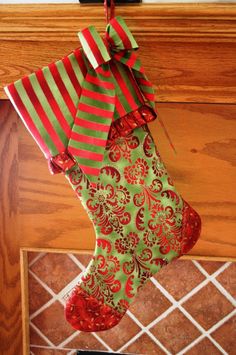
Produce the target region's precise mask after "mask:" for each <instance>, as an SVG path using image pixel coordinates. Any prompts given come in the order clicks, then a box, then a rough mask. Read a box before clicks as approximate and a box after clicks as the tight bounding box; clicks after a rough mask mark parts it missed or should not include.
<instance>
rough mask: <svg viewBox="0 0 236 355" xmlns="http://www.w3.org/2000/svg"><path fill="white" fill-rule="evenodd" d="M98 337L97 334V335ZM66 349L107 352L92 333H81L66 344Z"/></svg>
mask: <svg viewBox="0 0 236 355" xmlns="http://www.w3.org/2000/svg"><path fill="white" fill-rule="evenodd" d="M97 334H98V335H99V333H97ZM66 347H67V348H71V349H78V350H107V349H106V348H105V346H103V345H102V344H101V343H100V342H99V341H98V340H97V339H96V338H95V337H94V335H93V334H92V333H85V332H81V333H79V334H78V335H76V337H75V338H74V339H73V340H71V341H70V342H69V343H67V344H66Z"/></svg>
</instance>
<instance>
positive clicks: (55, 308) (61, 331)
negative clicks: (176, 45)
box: [32, 301, 75, 345]
mask: <svg viewBox="0 0 236 355" xmlns="http://www.w3.org/2000/svg"><path fill="white" fill-rule="evenodd" d="M32 323H33V324H34V325H36V327H38V329H39V330H41V332H42V333H43V334H44V335H46V337H47V338H48V339H49V340H50V341H51V342H52V343H53V344H55V345H58V344H60V343H61V342H62V341H63V340H65V339H66V338H68V336H70V335H71V334H73V333H74V332H75V330H74V329H72V327H71V326H70V325H69V324H68V323H67V322H66V320H65V318H64V309H63V306H62V305H61V304H60V303H59V302H58V301H56V302H55V303H53V304H52V305H51V306H49V307H48V308H46V309H45V310H44V311H43V312H41V313H40V314H39V315H37V316H36V317H35V318H33V319H32Z"/></svg>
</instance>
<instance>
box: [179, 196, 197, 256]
mask: <svg viewBox="0 0 236 355" xmlns="http://www.w3.org/2000/svg"><path fill="white" fill-rule="evenodd" d="M183 201H184V200H183ZM182 225H183V230H182V250H181V254H186V253H188V252H189V251H190V249H192V248H193V247H194V245H195V244H196V242H197V240H198V238H199V237H200V233H201V218H200V216H199V214H198V213H197V212H196V211H195V210H194V209H193V208H192V207H191V206H190V205H189V204H188V203H187V202H186V201H184V207H183V220H182Z"/></svg>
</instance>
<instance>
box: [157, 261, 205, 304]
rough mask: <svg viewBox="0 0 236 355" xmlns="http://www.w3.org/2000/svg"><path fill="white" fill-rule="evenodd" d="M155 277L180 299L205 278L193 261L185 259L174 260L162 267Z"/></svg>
mask: <svg viewBox="0 0 236 355" xmlns="http://www.w3.org/2000/svg"><path fill="white" fill-rule="evenodd" d="M186 265H188V267H186ZM155 278H156V279H157V281H158V282H159V283H160V284H161V285H162V286H163V287H164V288H165V289H166V290H167V291H168V292H169V293H170V294H171V295H172V296H173V297H174V298H175V299H176V300H180V299H181V298H182V297H183V296H185V295H186V294H187V293H188V292H189V291H191V290H192V289H193V288H194V287H196V286H197V285H198V284H199V283H200V282H201V281H203V280H204V279H205V277H204V276H203V275H202V273H201V272H200V271H199V270H198V269H197V268H196V267H195V265H194V264H193V263H191V262H188V261H184V260H176V261H173V262H172V263H171V264H169V265H167V266H166V268H163V269H161V270H160V272H158V273H157V274H156V276H155ZM173 280H174V281H173Z"/></svg>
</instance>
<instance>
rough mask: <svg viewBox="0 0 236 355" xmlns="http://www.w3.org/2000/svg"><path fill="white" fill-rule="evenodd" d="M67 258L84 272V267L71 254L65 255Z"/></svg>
mask: <svg viewBox="0 0 236 355" xmlns="http://www.w3.org/2000/svg"><path fill="white" fill-rule="evenodd" d="M67 255H68V256H69V258H70V259H71V260H72V261H73V262H74V263H75V264H76V265H77V266H79V268H80V269H81V270H82V271H85V270H86V269H87V267H85V266H84V265H83V264H82V263H81V262H80V261H79V260H78V259H77V258H76V257H75V256H74V255H73V254H71V253H70V254H67Z"/></svg>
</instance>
